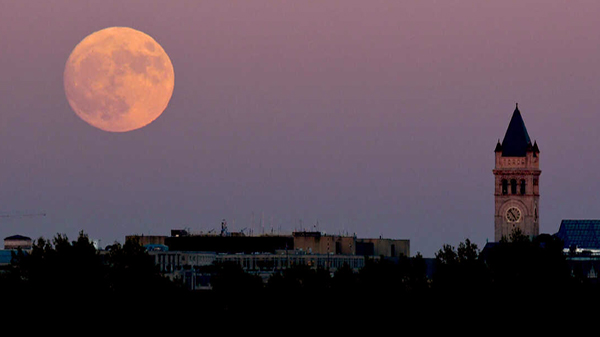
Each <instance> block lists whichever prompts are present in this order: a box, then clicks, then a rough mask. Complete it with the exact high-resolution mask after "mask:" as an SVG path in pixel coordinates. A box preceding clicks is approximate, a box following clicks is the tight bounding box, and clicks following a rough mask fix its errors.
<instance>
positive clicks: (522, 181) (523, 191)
mask: <svg viewBox="0 0 600 337" xmlns="http://www.w3.org/2000/svg"><path fill="white" fill-rule="evenodd" d="M521 195H525V179H521Z"/></svg>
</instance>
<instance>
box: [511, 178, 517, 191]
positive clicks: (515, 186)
mask: <svg viewBox="0 0 600 337" xmlns="http://www.w3.org/2000/svg"><path fill="white" fill-rule="evenodd" d="M510 194H517V180H516V179H511V180H510Z"/></svg>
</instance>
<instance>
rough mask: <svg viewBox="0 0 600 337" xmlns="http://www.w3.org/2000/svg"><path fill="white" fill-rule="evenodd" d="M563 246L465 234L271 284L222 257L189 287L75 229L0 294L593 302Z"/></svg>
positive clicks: (208, 304) (243, 305)
mask: <svg viewBox="0 0 600 337" xmlns="http://www.w3.org/2000/svg"><path fill="white" fill-rule="evenodd" d="M562 248H563V245H562V242H561V241H560V240H559V239H557V238H556V237H554V236H550V235H540V236H538V237H536V238H534V239H533V240H530V239H529V238H527V237H525V236H523V235H521V234H520V233H518V232H517V233H514V234H513V235H512V236H511V237H510V238H509V239H508V240H502V241H501V242H500V243H498V244H496V245H495V246H493V247H491V248H490V249H486V250H485V251H484V252H482V251H480V249H479V248H478V247H477V245H475V244H473V243H472V242H470V241H469V240H466V241H465V242H462V243H460V244H459V245H458V246H457V247H456V248H455V247H453V246H450V245H444V246H443V247H442V248H441V249H440V250H439V251H438V252H437V253H436V256H435V261H434V263H433V265H431V266H428V264H427V263H426V260H425V259H424V258H423V257H422V256H420V255H417V256H416V257H413V258H409V257H400V258H399V259H397V260H389V259H384V258H381V259H368V260H367V261H366V265H365V266H364V267H363V268H361V269H360V270H359V271H354V270H352V269H351V268H349V267H347V266H344V267H342V268H340V269H338V270H336V271H335V272H334V273H330V271H329V270H325V269H313V268H309V267H308V266H304V265H297V266H293V267H291V268H288V269H286V270H283V271H281V272H280V273H275V274H273V275H272V276H271V277H270V278H269V279H268V281H267V282H263V280H262V279H261V278H260V277H259V276H256V275H253V274H250V273H246V272H245V271H244V270H243V269H242V268H241V267H240V266H239V265H237V264H233V263H223V264H216V265H211V266H207V267H203V268H202V269H201V270H200V271H201V272H203V273H204V274H205V275H210V280H211V285H212V290H206V291H194V292H191V291H188V290H185V289H186V288H185V287H184V286H183V284H181V283H180V282H177V281H175V282H172V281H170V280H168V279H166V278H165V277H163V276H162V275H161V274H160V272H159V270H158V267H157V266H156V265H155V264H154V261H153V258H152V257H151V256H149V255H148V253H147V252H146V251H145V250H144V248H143V247H142V246H141V245H140V244H139V243H138V242H135V241H128V242H126V243H125V244H124V245H120V244H115V245H114V246H112V248H111V249H110V250H109V251H107V252H106V251H104V252H100V251H97V250H96V249H95V248H94V246H93V245H92V243H91V242H90V240H89V239H88V237H87V235H86V234H84V233H83V232H81V233H80V234H79V236H78V238H77V239H76V240H74V241H69V239H68V238H67V237H66V236H64V235H57V236H56V237H55V238H53V239H52V240H45V239H43V238H40V239H38V240H37V242H36V243H35V244H34V245H33V248H32V250H31V252H30V253H28V254H25V253H23V252H21V251H18V252H17V253H16V254H14V255H13V259H12V263H11V265H10V266H9V267H8V268H7V269H6V270H3V272H2V273H1V274H0V291H1V292H2V295H3V298H4V299H13V300H15V301H17V302H18V300H19V299H25V300H26V301H31V300H35V299H39V298H44V299H47V300H49V301H52V300H58V299H60V300H61V301H64V300H66V301H69V302H81V303H84V302H85V303H89V302H93V301H98V302H102V301H123V300H124V299H127V300H128V301H130V302H131V301H134V302H135V301H145V300H149V299H152V301H154V302H156V303H158V304H161V305H165V306H170V305H178V304H181V303H187V304H190V303H195V304H196V305H194V306H193V308H194V310H197V311H199V312H203V311H207V312H208V311H212V312H252V311H254V312H255V311H257V310H272V309H273V308H281V310H284V311H285V310H292V311H295V312H296V311H298V310H300V311H306V310H317V309H318V310H336V311H340V310H341V311H346V310H347V311H349V312H351V311H352V310H355V309H356V310H358V308H380V307H382V306H384V307H386V308H390V309H389V310H397V311H400V310H414V309H415V308H419V307H422V308H425V307H427V308H431V307H434V306H437V305H441V304H443V303H453V304H455V305H456V304H457V303H471V302H472V301H506V300H511V301H531V302H536V303H541V302H542V301H546V300H549V299H552V301H554V303H565V304H568V303H569V301H573V300H577V299H580V298H582V297H585V298H586V299H591V298H593V299H594V300H595V298H596V297H598V294H599V293H600V292H599V291H598V290H599V288H598V286H597V285H596V284H595V283H592V282H589V281H588V279H587V278H586V277H584V276H582V275H577V274H575V275H574V274H572V273H571V269H570V268H569V266H568V265H567V260H566V257H565V256H564V254H563V252H562ZM429 267H432V268H433V274H432V275H431V277H428V268H429ZM17 302H15V303H17Z"/></svg>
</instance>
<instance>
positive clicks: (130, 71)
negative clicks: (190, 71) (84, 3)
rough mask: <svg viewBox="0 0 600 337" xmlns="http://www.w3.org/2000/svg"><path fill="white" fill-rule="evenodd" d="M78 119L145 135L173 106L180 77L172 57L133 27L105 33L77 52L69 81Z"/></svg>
mask: <svg viewBox="0 0 600 337" xmlns="http://www.w3.org/2000/svg"><path fill="white" fill-rule="evenodd" d="M63 80H64V86H65V94H66V96H67V100H68V101H69V105H71V108H73V110H74V111H75V113H76V114H77V116H79V117H80V118H81V119H83V120H84V121H86V122H87V123H89V124H90V125H92V126H95V127H97V128H99V129H101V130H104V131H109V132H126V131H131V130H135V129H139V128H141V127H144V126H146V125H148V124H150V123H151V122H152V121H154V120H155V119H156V118H158V117H159V116H160V115H161V114H162V113H163V111H164V110H165V108H166V107H167V104H168V103H169V100H170V99H171V95H172V94H173V88H174V86H175V73H174V71H173V65H172V64H171V60H170V59H169V56H168V55H167V53H166V52H165V51H164V49H163V48H162V47H161V46H160V45H159V44H158V43H157V42H156V41H155V40H154V39H153V38H152V37H150V36H148V35H146V34H144V33H142V32H140V31H138V30H135V29H131V28H127V27H111V28H106V29H102V30H99V31H97V32H95V33H92V34H90V35H89V36H87V37H86V38H84V39H83V40H82V41H81V42H79V44H78V45H77V46H76V47H75V49H73V51H72V52H71V55H70V56H69V58H68V60H67V64H66V66H65V72H64V76H63Z"/></svg>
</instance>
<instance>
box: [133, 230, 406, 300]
mask: <svg viewBox="0 0 600 337" xmlns="http://www.w3.org/2000/svg"><path fill="white" fill-rule="evenodd" d="M159 238H160V239H159ZM126 239H128V240H130V239H135V240H138V241H139V242H140V243H142V244H143V245H144V246H145V247H147V249H148V253H149V254H150V255H151V256H152V257H153V258H154V261H155V263H156V265H157V266H158V267H159V269H160V271H161V272H162V273H163V274H164V275H165V276H167V277H169V278H171V279H176V278H177V279H180V280H182V281H183V283H184V284H185V285H186V286H187V287H188V288H190V289H202V288H207V287H210V280H209V279H208V278H207V276H206V275H205V274H204V272H203V268H202V267H206V266H210V265H212V264H215V263H223V262H233V263H236V264H238V265H240V266H241V267H242V268H243V269H244V270H245V271H246V272H249V273H252V274H255V275H259V276H261V277H262V278H263V280H265V281H266V280H267V279H268V278H269V277H270V276H271V275H272V274H273V273H277V272H280V271H282V270H284V269H286V268H289V267H291V266H294V265H300V264H301V265H307V266H310V267H312V268H324V269H328V270H329V271H330V272H335V271H336V270H337V269H338V268H340V267H342V266H344V265H347V266H349V267H350V268H352V269H354V270H359V269H360V268H362V267H364V265H365V262H366V260H367V259H368V258H372V259H379V258H382V257H383V258H398V257H400V256H401V255H404V256H410V244H409V240H395V239H386V238H379V239H361V238H357V237H356V236H347V235H329V234H326V233H322V232H307V231H302V232H294V233H292V234H291V235H258V236H247V235H244V234H243V233H235V232H232V233H229V232H227V231H222V232H221V234H201V235H191V234H189V233H188V232H187V231H182V230H172V231H171V236H170V237H144V236H127V237H126ZM163 246H164V247H163ZM156 247H160V249H156Z"/></svg>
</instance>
